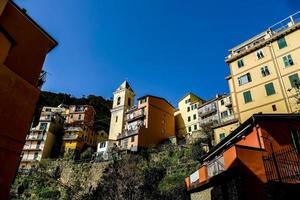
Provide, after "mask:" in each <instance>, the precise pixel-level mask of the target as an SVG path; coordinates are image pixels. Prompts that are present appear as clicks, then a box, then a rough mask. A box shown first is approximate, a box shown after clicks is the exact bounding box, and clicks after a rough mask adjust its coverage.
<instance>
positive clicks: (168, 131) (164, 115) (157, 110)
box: [138, 97, 175, 147]
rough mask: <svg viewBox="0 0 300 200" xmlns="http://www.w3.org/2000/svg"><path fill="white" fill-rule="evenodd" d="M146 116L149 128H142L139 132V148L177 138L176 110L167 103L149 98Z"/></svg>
mask: <svg viewBox="0 0 300 200" xmlns="http://www.w3.org/2000/svg"><path fill="white" fill-rule="evenodd" d="M146 115H147V116H146V120H147V123H146V124H147V128H141V130H140V132H139V141H138V145H139V146H141V147H151V146H156V145H157V144H159V143H161V142H163V141H164V140H167V139H168V138H170V137H171V136H175V118H174V108H173V107H172V106H171V105H169V104H168V103H167V102H165V101H164V100H162V99H159V98H155V97H148V99H147V110H146ZM163 120H164V121H165V122H164V123H163ZM163 129H164V130H165V132H164V133H163V132H162V130H163Z"/></svg>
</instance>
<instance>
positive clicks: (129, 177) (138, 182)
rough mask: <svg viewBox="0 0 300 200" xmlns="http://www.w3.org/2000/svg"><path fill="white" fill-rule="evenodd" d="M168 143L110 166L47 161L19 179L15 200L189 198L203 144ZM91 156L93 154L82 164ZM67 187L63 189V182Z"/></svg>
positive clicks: (86, 155)
mask: <svg viewBox="0 0 300 200" xmlns="http://www.w3.org/2000/svg"><path fill="white" fill-rule="evenodd" d="M200 141H201V139H199V141H197V142H195V143H193V144H190V145H187V146H176V145H172V144H165V145H163V146H161V147H160V148H155V149H154V148H153V149H148V150H144V151H141V152H139V153H127V154H120V152H119V156H115V157H114V159H113V160H112V161H110V162H109V163H107V162H106V163H105V165H104V166H102V168H101V167H100V166H99V165H101V163H92V162H87V163H81V164H80V162H78V161H76V162H75V161H73V160H71V159H70V160H67V161H66V160H56V161H48V160H43V161H41V162H40V163H39V167H38V169H37V171H36V172H34V173H31V174H27V175H24V174H19V175H18V176H17V179H16V181H15V184H14V186H13V191H14V193H15V194H19V195H15V199H88V200H102V199H105V200H114V199H119V200H123V199H124V200H125V199H137V200H139V199H143V200H144V199H149V200H152V199H153V200H157V199H165V200H168V199H183V200H184V199H189V196H188V194H187V193H186V191H185V183H184V178H185V177H186V176H188V175H189V174H191V173H193V172H194V171H195V170H196V169H197V167H198V165H199V161H198V157H195V155H198V154H200V155H199V156H201V155H203V153H204V151H203V150H201V149H202V146H201V144H202V142H200ZM90 156H91V150H89V149H87V150H86V151H85V152H84V154H82V156H81V159H86V158H89V157H90ZM61 181H62V182H63V183H64V184H62V182H61Z"/></svg>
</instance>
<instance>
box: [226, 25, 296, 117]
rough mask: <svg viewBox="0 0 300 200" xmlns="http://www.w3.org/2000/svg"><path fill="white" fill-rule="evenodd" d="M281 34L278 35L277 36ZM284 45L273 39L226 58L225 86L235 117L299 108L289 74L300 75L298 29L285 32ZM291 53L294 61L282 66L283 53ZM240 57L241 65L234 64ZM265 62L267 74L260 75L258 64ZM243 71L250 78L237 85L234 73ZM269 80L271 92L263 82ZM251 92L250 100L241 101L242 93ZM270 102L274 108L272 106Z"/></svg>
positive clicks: (290, 110) (289, 110)
mask: <svg viewBox="0 0 300 200" xmlns="http://www.w3.org/2000/svg"><path fill="white" fill-rule="evenodd" d="M280 38H281V37H280ZM284 38H285V40H286V43H287V46H286V47H284V48H282V49H279V47H278V43H277V40H275V41H273V42H271V43H270V44H265V45H264V46H263V47H261V48H260V49H256V50H254V51H252V52H250V53H248V54H246V55H244V56H243V57H240V58H238V59H236V60H234V61H230V62H228V64H229V67H230V72H231V76H230V77H229V78H228V83H229V88H230V92H231V96H232V101H233V108H234V112H235V113H236V114H237V117H238V119H239V120H240V121H241V122H244V121H245V120H246V119H248V118H249V117H250V116H251V115H252V114H254V113H258V112H262V113H290V112H295V111H298V110H299V108H300V107H299V105H298V104H297V103H296V99H295V98H294V97H293V95H295V94H296V91H295V89H292V90H291V91H289V89H291V88H292V86H291V83H290V80H289V76H290V75H292V74H296V73H297V74H298V76H299V77H300V56H299V55H300V39H299V38H300V30H299V29H298V30H296V31H294V32H291V33H287V35H285V37H284ZM259 50H262V51H263V53H264V58H261V59H258V58H257V56H256V53H257V52H258V51H259ZM287 55H291V57H292V59H293V63H294V65H292V66H289V67H285V64H284V61H283V57H284V56H287ZM240 59H242V60H243V62H244V66H243V67H241V68H239V67H238V64H237V62H238V60H240ZM264 66H267V67H268V69H269V72H270V75H267V76H265V77H264V76H263V75H262V73H261V68H262V67H264ZM247 73H250V75H251V79H252V81H251V82H248V83H245V84H243V85H239V83H238V77H241V76H243V75H245V74H247ZM268 83H273V86H274V89H275V94H272V95H269V96H268V95H267V93H266V89H265V85H266V84H268ZM246 91H250V92H251V96H252V101H251V102H248V103H245V101H244V95H243V93H244V92H246ZM273 105H275V106H276V110H273V107H272V106H273Z"/></svg>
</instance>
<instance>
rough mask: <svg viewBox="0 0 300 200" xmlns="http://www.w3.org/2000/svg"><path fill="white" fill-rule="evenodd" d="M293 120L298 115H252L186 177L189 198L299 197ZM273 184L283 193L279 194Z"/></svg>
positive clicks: (298, 148)
mask: <svg viewBox="0 0 300 200" xmlns="http://www.w3.org/2000/svg"><path fill="white" fill-rule="evenodd" d="M299 120H300V115H299V114H255V115H253V116H252V117H251V118H249V119H248V120H247V121H245V122H244V123H243V124H242V125H240V126H239V127H238V128H237V129H236V130H234V131H233V132H232V133H231V134H230V135H228V136H227V137H226V138H225V139H224V140H222V141H221V142H220V143H219V144H217V145H216V146H215V147H214V148H213V149H212V150H211V151H210V152H208V153H207V154H206V155H205V156H204V157H203V158H202V166H201V167H200V168H199V169H198V170H197V171H195V172H194V173H193V174H191V175H190V176H189V177H186V179H185V183H186V188H187V190H188V192H189V193H190V194H191V199H202V198H204V199H215V198H217V197H218V196H222V197H225V198H224V199H266V197H267V195H268V196H272V195H273V197H274V196H277V195H286V196H284V199H289V198H290V197H292V195H295V194H298V195H299V190H297V189H296V188H299V186H300V176H299V172H300V155H299V153H300V121H299ZM272 184H273V185H272ZM276 185H277V186H278V185H279V186H281V188H282V187H284V188H285V190H286V191H285V192H284V194H282V193H280V191H279V190H276ZM274 188H275V189H274ZM276 192H278V193H276Z"/></svg>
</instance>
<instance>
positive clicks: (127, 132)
mask: <svg viewBox="0 0 300 200" xmlns="http://www.w3.org/2000/svg"><path fill="white" fill-rule="evenodd" d="M139 130H140V129H139V128H137V129H131V130H125V131H124V133H120V134H119V135H118V136H117V140H120V139H123V138H125V137H130V136H132V135H135V134H138V133H139Z"/></svg>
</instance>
